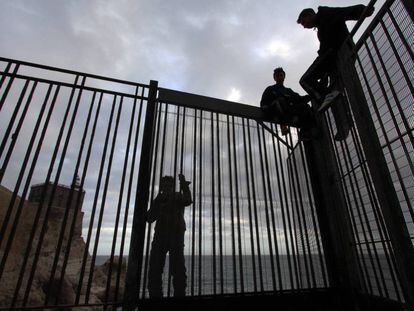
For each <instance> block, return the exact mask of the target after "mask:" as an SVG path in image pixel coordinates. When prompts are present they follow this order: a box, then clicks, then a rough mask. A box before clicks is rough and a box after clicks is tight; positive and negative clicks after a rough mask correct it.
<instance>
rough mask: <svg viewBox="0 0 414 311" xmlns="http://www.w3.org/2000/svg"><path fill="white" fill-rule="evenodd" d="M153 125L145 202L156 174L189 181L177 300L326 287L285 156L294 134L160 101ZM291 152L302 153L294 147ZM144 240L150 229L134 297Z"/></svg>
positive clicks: (309, 219) (298, 176) (308, 218)
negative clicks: (182, 289) (183, 292)
mask: <svg viewBox="0 0 414 311" xmlns="http://www.w3.org/2000/svg"><path fill="white" fill-rule="evenodd" d="M214 105H215V103H214V101H213V100H212V102H211V107H214ZM156 123H157V125H156V134H155V142H154V143H155V152H154V155H153V159H152V162H153V167H152V174H151V175H152V181H151V194H150V202H152V201H153V200H154V198H155V196H156V195H157V191H158V188H159V180H160V179H161V177H162V176H165V175H168V176H175V179H177V175H178V174H184V175H185V176H186V178H187V179H188V180H190V181H191V182H192V184H191V188H190V190H191V192H192V198H193V203H192V205H191V206H189V207H187V210H186V212H185V221H186V224H187V230H186V232H185V249H184V254H185V260H186V266H187V274H188V286H187V296H197V295H211V294H214V295H223V294H233V293H249V292H264V291H282V290H291V289H301V288H302V289H303V288H316V287H326V286H327V284H328V281H327V278H326V272H325V266H324V259H323V252H322V247H321V242H320V237H319V234H318V224H317V220H316V215H315V212H314V210H313V209H312V208H313V205H312V196H311V194H310V188H309V187H310V185H309V183H308V181H307V180H305V179H304V178H307V177H306V174H307V172H306V166H305V164H304V158H303V152H302V153H299V154H298V155H297V156H296V157H297V159H296V158H295V157H294V156H293V153H292V150H293V143H294V142H295V141H296V138H295V137H294V136H289V139H287V140H286V141H285V140H283V139H281V138H280V137H277V130H276V127H275V126H274V125H273V124H268V125H265V126H262V124H261V123H258V122H257V121H256V120H252V119H249V118H247V117H238V116H236V117H235V116H234V115H231V114H223V113H219V112H214V111H205V110H202V109H193V108H189V107H186V106H185V103H182V106H180V105H176V104H171V103H167V102H162V103H160V104H159V105H158V108H157V121H156ZM275 136H276V137H275ZM295 150H301V151H303V150H302V147H301V146H300V145H297V146H296V148H295ZM292 157H293V158H292ZM176 184H177V189H178V181H177V182H176ZM149 205H151V203H149ZM305 210H306V212H305ZM305 213H306V215H305ZM153 234H154V230H153V227H152V226H151V224H150V225H148V227H147V232H146V237H145V253H144V257H145V259H146V260H145V261H144V265H143V267H142V269H143V271H142V276H143V277H142V286H140V288H141V297H142V298H144V297H147V294H148V293H147V286H146V285H147V281H148V280H147V271H148V264H149V260H150V248H151V241H152V239H153ZM167 271H169V269H168V261H167V268H166V272H167ZM163 283H164V286H163V288H164V296H172V294H173V289H172V285H171V274H169V273H165V274H164V281H163Z"/></svg>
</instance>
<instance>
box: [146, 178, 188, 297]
mask: <svg viewBox="0 0 414 311" xmlns="http://www.w3.org/2000/svg"><path fill="white" fill-rule="evenodd" d="M179 180H180V192H175V189H174V178H173V177H172V176H163V177H162V178H161V180H160V186H159V193H158V195H157V197H156V198H155V199H154V200H153V201H152V204H151V208H150V209H149V210H148V212H147V222H149V223H153V222H154V221H156V224H155V229H154V238H153V240H152V244H151V253H150V260H149V270H148V291H149V296H150V298H160V297H162V293H163V291H162V273H163V270H164V265H165V258H166V255H167V253H168V252H169V266H170V271H171V276H172V278H173V287H174V296H175V297H182V296H185V289H186V287H187V276H186V268H185V261H184V232H185V230H186V224H185V220H184V207H186V206H188V205H190V204H191V203H192V200H191V192H190V189H189V184H190V182H188V181H186V180H185V177H184V175H182V174H180V175H179Z"/></svg>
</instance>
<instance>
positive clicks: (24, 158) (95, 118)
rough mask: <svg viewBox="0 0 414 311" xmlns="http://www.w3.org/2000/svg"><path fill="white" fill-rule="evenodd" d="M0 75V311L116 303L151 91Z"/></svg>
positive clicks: (54, 73)
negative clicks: (0, 309) (145, 114)
mask: <svg viewBox="0 0 414 311" xmlns="http://www.w3.org/2000/svg"><path fill="white" fill-rule="evenodd" d="M0 67H1V78H0V109H1V110H0V118H1V120H2V121H1V122H0V143H1V148H0V166H1V170H0V184H1V186H0V187H1V188H0V196H1V198H0V204H1V206H0V226H1V227H0V230H1V232H0V307H2V308H4V309H10V308H13V307H14V308H17V309H22V308H24V307H33V306H36V307H48V306H58V305H62V306H63V305H66V306H74V305H76V306H80V305H102V304H107V303H108V304H112V303H115V302H116V301H120V300H121V298H122V295H123V291H124V283H125V280H124V278H125V269H126V260H125V253H126V252H127V251H128V248H129V240H130V236H129V235H130V234H129V230H130V227H131V217H130V214H131V212H130V210H131V209H132V208H133V207H132V206H133V203H134V201H135V188H136V179H137V165H138V163H139V160H140V144H141V141H142V123H143V122H142V120H143V117H142V116H143V113H145V110H146V101H147V95H148V87H147V86H145V85H141V84H136V83H129V82H124V81H119V80H112V79H108V78H104V77H97V76H92V75H87V74H82V73H77V72H71V71H67V70H60V69H54V68H49V67H45V66H40V65H34V64H28V63H22V62H16V61H12V60H8V59H0Z"/></svg>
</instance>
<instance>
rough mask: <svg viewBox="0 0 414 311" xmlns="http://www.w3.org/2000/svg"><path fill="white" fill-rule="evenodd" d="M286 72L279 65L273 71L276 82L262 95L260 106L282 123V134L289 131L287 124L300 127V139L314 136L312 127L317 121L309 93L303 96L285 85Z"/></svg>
mask: <svg viewBox="0 0 414 311" xmlns="http://www.w3.org/2000/svg"><path fill="white" fill-rule="evenodd" d="M285 77H286V73H285V71H284V70H283V68H281V67H278V68H276V69H274V71H273V79H274V80H275V82H276V84H273V85H270V86H268V87H267V88H266V89H265V90H264V92H263V95H262V99H261V101H260V107H261V108H262V110H263V112H264V113H265V115H266V117H268V118H269V119H270V120H271V121H274V122H277V123H280V124H281V128H282V134H283V135H286V134H287V133H288V131H289V129H288V127H287V125H291V126H294V127H298V128H300V131H299V139H301V140H309V139H311V138H312V131H311V129H312V128H316V122H315V118H314V115H313V111H312V108H311V107H310V106H309V105H308V104H307V102H308V101H309V100H310V96H309V95H305V96H301V95H299V94H298V93H296V92H294V91H293V90H292V89H290V88H287V87H285V86H284V81H285Z"/></svg>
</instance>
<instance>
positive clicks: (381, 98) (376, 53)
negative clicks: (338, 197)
mask: <svg viewBox="0 0 414 311" xmlns="http://www.w3.org/2000/svg"><path fill="white" fill-rule="evenodd" d="M413 34H414V26H413V23H412V20H411V18H410V16H409V14H408V12H407V10H406V9H405V7H404V5H403V3H402V1H388V2H387V3H386V4H385V5H384V7H383V8H382V9H381V10H380V12H379V15H378V16H377V17H376V19H375V21H374V22H373V23H372V25H371V26H370V27H369V28H368V30H367V31H366V32H365V33H364V35H363V36H362V38H361V40H360V41H359V42H358V43H357V45H356V47H357V48H356V59H355V67H356V70H357V72H358V75H359V78H360V81H361V85H362V88H363V91H364V93H365V97H366V100H367V103H368V106H369V109H370V112H371V115H372V118H373V122H374V125H375V128H376V131H377V135H378V137H379V140H380V143H381V147H382V151H383V154H384V156H385V158H386V160H387V164H388V169H389V171H390V173H391V177H392V181H393V185H394V187H395V191H396V192H397V195H398V198H399V201H400V206H401V208H402V211H403V213H404V216H405V221H406V225H407V227H408V230H409V233H410V235H411V238H413V237H414V231H413V229H414V227H413V210H412V204H413V191H412V190H413V185H414V184H413V182H414V180H413V175H414V174H413V173H414V170H413V167H414V166H413V155H412V152H413V147H414V144H413V143H414V140H413V129H414V127H413V126H414V123H413V102H414V98H413V96H414V95H413V94H414V91H413V86H412V79H413V75H414V62H413V47H414V46H413V40H412V39H413V37H414V36H413ZM347 95H348V97H349V94H347ZM351 118H353V116H351ZM334 120H335V119H334V117H333V115H332V113H329V114H328V116H327V121H328V125H329V128H330V132H331V133H334V132H335V130H336V125H335V121H334ZM331 139H332V141H333V143H334V146H335V152H336V157H337V162H338V165H339V170H340V174H341V180H342V185H343V189H344V193H345V197H346V203H347V206H348V212H349V214H350V217H351V221H352V227H353V228H352V229H353V234H354V238H355V242H356V245H355V247H356V249H357V252H358V260H359V270H360V271H359V273H360V275H361V276H362V282H363V284H362V286H363V290H364V291H365V292H366V293H369V294H373V295H378V296H381V297H386V298H390V299H393V300H397V301H404V295H403V292H402V289H401V286H400V279H399V275H398V273H397V269H396V260H395V254H394V250H393V247H392V245H391V242H390V237H389V232H387V226H386V219H384V216H383V214H382V212H381V208H380V202H379V199H378V194H377V193H376V191H375V186H374V184H373V180H372V176H371V173H370V171H369V169H368V165H367V160H366V155H365V153H364V151H363V147H362V143H361V139H360V135H359V133H358V131H357V130H356V129H355V128H353V129H352V130H351V132H350V135H349V136H348V138H347V140H346V141H342V142H336V141H334V140H333V136H332V135H331Z"/></svg>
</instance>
